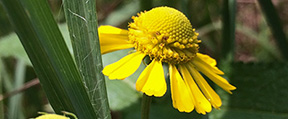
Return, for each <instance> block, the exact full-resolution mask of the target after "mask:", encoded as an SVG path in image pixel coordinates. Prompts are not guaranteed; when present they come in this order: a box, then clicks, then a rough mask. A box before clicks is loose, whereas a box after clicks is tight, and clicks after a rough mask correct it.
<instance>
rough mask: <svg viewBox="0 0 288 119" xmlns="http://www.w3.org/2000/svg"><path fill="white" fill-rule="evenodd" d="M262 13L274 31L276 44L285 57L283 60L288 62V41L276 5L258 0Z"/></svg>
mask: <svg viewBox="0 0 288 119" xmlns="http://www.w3.org/2000/svg"><path fill="white" fill-rule="evenodd" d="M258 3H259V5H260V7H261V10H262V12H263V13H264V16H265V18H266V21H267V23H268V25H269V26H270V29H271V31H272V34H273V36H274V38H275V40H276V44H277V45H278V48H279V50H280V52H281V54H282V56H283V58H284V59H285V60H286V61H287V60H288V53H287V52H288V41H287V38H286V35H285V33H284V31H283V25H282V23H281V20H280V18H279V15H278V14H277V12H276V9H275V7H274V5H273V4H272V2H271V0H258Z"/></svg>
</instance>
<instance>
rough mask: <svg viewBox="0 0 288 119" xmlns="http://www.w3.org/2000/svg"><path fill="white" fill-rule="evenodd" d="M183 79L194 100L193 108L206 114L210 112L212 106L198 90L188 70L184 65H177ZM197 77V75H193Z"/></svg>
mask: <svg viewBox="0 0 288 119" xmlns="http://www.w3.org/2000/svg"><path fill="white" fill-rule="evenodd" d="M179 68H180V71H181V73H182V76H183V78H184V81H185V82H186V83H187V84H188V86H189V89H190V91H191V92H192V95H193V98H194V100H195V103H194V104H195V110H196V111H197V112H198V113H201V114H206V112H211V110H212V107H211V104H210V102H209V101H208V100H207V98H206V97H205V96H204V95H203V94H202V92H201V91H200V90H199V88H198V86H197V84H196V83H195V81H194V79H193V78H192V76H191V75H190V73H189V71H188V70H187V68H186V67H185V66H184V65H180V66H179ZM194 78H197V77H194Z"/></svg>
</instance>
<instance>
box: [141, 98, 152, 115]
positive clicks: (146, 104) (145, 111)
mask: <svg viewBox="0 0 288 119" xmlns="http://www.w3.org/2000/svg"><path fill="white" fill-rule="evenodd" d="M151 101H152V97H151V96H148V95H146V94H145V93H143V98H142V110H141V119H149V110H150V105H151Z"/></svg>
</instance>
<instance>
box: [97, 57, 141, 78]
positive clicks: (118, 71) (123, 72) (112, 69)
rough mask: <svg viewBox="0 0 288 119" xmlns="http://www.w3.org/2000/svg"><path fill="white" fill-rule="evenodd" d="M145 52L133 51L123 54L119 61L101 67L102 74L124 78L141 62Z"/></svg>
mask: <svg viewBox="0 0 288 119" xmlns="http://www.w3.org/2000/svg"><path fill="white" fill-rule="evenodd" d="M144 57H145V54H142V53H140V52H135V53H132V54H130V55H127V56H125V57H124V58H122V59H120V60H119V61H117V62H115V63H113V64H110V65H108V66H106V67H105V68H104V69H103V71H102V72H103V74H104V75H106V76H108V77H109V79H124V78H126V77H128V76H130V75H131V74H133V73H134V72H135V71H136V70H137V69H138V67H139V66H140V64H141V61H142V59H143V58H144Z"/></svg>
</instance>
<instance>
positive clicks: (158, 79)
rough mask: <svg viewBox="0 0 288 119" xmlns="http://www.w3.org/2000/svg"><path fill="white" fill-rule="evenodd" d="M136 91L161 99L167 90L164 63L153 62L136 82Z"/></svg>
mask: <svg viewBox="0 0 288 119" xmlns="http://www.w3.org/2000/svg"><path fill="white" fill-rule="evenodd" d="M136 90H138V91H142V92H143V93H145V94H146V95H149V96H152V95H154V96H156V97H161V96H163V95H164V94H165V92H166V90H167V85H166V82H165V77H164V70H163V68H162V62H161V61H157V60H155V59H154V60H153V61H152V62H151V63H150V64H149V65H148V66H147V67H146V68H145V69H144V71H143V72H142V73H141V74H140V76H139V78H138V79H137V82H136Z"/></svg>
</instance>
